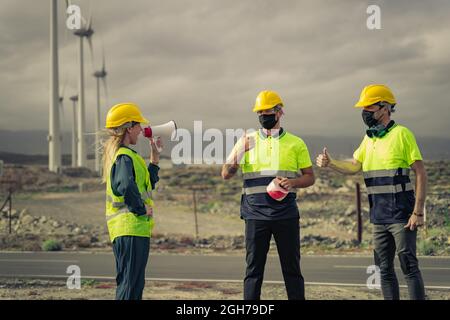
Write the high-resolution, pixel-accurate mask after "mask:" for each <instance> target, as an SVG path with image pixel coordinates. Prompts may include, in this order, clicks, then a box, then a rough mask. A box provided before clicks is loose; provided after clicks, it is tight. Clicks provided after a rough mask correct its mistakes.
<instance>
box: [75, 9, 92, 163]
mask: <svg viewBox="0 0 450 320" xmlns="http://www.w3.org/2000/svg"><path fill="white" fill-rule="evenodd" d="M91 18H92V17H90V18H89V22H88V23H87V24H85V23H83V26H82V27H81V28H80V29H78V30H76V31H75V32H74V34H75V35H76V36H78V37H80V51H79V57H80V75H79V82H78V132H77V134H78V148H77V149H78V166H79V167H86V162H87V155H86V141H85V137H84V134H85V132H86V121H85V119H86V114H85V111H86V110H85V96H84V65H83V62H84V61H83V38H86V39H87V40H88V42H89V46H90V49H91V55H92V40H91V37H92V35H93V34H94V30H93V29H92V26H91V22H92V19H91Z"/></svg>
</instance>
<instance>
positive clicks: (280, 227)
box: [244, 218, 305, 300]
mask: <svg viewBox="0 0 450 320" xmlns="http://www.w3.org/2000/svg"><path fill="white" fill-rule="evenodd" d="M272 235H273V236H274V239H275V242H276V245H277V249H278V255H279V258H280V263H281V270H282V272H283V278H284V283H285V286H286V292H287V296H288V299H289V300H304V299H305V284H304V280H303V276H302V273H301V271H300V229H299V219H298V218H294V219H285V220H273V221H267V220H245V245H246V250H247V255H246V256H247V257H246V260H247V270H246V275H245V279H244V300H259V299H260V296H261V286H262V282H263V278H264V266H265V264H266V258H267V252H268V251H269V247H270V239H271V238H272Z"/></svg>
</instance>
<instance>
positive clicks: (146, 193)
mask: <svg viewBox="0 0 450 320" xmlns="http://www.w3.org/2000/svg"><path fill="white" fill-rule="evenodd" d="M141 199H142V201H143V202H144V203H145V201H146V200H147V199H152V192H151V191H144V192H142V193H141ZM106 201H107V202H109V203H111V205H112V207H113V208H124V207H126V204H125V202H124V201H114V200H113V198H112V197H111V196H110V195H106Z"/></svg>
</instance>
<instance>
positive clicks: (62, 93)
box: [59, 76, 67, 100]
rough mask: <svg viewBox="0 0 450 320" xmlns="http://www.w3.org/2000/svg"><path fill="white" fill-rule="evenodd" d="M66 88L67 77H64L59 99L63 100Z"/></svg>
mask: <svg viewBox="0 0 450 320" xmlns="http://www.w3.org/2000/svg"><path fill="white" fill-rule="evenodd" d="M66 87H67V77H66V76H64V82H63V86H62V89H61V94H60V97H59V98H60V99H61V98H62V99H63V100H64V92H65V91H66Z"/></svg>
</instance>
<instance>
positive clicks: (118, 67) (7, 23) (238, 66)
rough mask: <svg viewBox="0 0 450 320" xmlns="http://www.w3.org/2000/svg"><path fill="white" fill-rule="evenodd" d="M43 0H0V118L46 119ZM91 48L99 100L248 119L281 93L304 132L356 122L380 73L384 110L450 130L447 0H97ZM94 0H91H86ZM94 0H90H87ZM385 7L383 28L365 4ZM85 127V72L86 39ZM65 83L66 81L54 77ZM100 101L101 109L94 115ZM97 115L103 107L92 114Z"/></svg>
mask: <svg viewBox="0 0 450 320" xmlns="http://www.w3.org/2000/svg"><path fill="white" fill-rule="evenodd" d="M49 3H50V1H48V0H40V1H30V0H0V7H1V10H0V30H1V31H2V32H1V34H0V57H1V59H0V74H1V82H0V83H1V85H0V108H1V117H0V129H8V130H18V129H23V128H27V129H47V128H48V96H49V94H48V87H49V77H48V70H49ZM73 3H74V4H79V5H80V6H81V9H82V14H83V16H84V17H86V18H87V17H88V16H89V10H90V9H89V8H91V10H92V14H93V28H94V30H95V34H94V36H93V42H94V51H95V61H94V65H95V66H96V67H97V68H100V66H101V48H102V44H103V45H104V48H105V52H106V63H107V71H108V87H109V105H112V104H114V103H117V102H122V101H127V100H128V101H134V102H137V103H138V104H140V105H141V107H142V109H143V110H144V112H145V114H146V116H147V117H148V118H149V119H150V120H151V122H152V123H154V124H157V123H162V122H166V121H168V120H170V119H175V120H176V121H177V122H178V124H179V127H186V128H191V127H192V125H193V121H194V120H203V121H204V125H203V126H204V128H212V127H215V128H221V129H224V128H255V127H256V126H257V125H258V122H257V118H256V116H255V114H253V113H252V112H251V109H252V106H253V103H254V100H255V98H256V95H257V94H258V92H259V91H260V90H263V89H273V90H276V91H278V92H279V93H280V95H281V96H282V98H283V99H284V102H285V111H286V117H285V119H284V126H285V127H286V128H287V129H288V130H291V131H294V132H296V133H298V134H300V135H323V136H327V135H332V136H336V135H340V134H341V135H347V136H348V135H361V134H362V132H363V131H362V130H363V128H364V126H363V124H362V120H361V116H360V112H359V111H358V110H357V109H354V108H353V107H352V106H353V104H354V103H355V102H356V100H357V99H358V97H359V94H360V91H361V89H362V88H363V87H364V86H365V85H366V84H369V83H385V84H387V85H389V86H390V87H391V88H392V89H393V91H394V94H395V95H396V97H397V100H398V108H397V110H398V112H397V113H396V114H395V115H394V118H395V119H397V120H398V122H400V123H402V124H405V125H406V126H408V127H409V128H411V129H412V130H413V131H414V132H415V133H416V135H420V136H441V137H449V136H450V126H449V120H450V115H449V109H450V99H449V97H450V61H449V57H450V43H449V39H450V37H449V36H450V23H449V16H450V1H448V0H441V1H439V0H433V1H421V0H416V1H412V0H402V1H360V0H353V1H332V0H328V1H299V0H292V1H283V0H281V1H273V0H272V1H269V0H264V1H262V0H261V1H260V0H258V1H257V0H252V1H242V0H166V1H149V0H129V1H122V0H95V1H73ZM90 3H91V4H90ZM63 4H64V1H60V8H59V9H60V10H59V15H58V17H59V19H60V28H59V39H60V83H61V87H62V84H63V83H64V81H67V87H66V90H65V95H66V103H65V107H66V112H65V120H64V125H65V126H66V131H69V130H70V125H71V115H72V113H71V111H70V109H69V107H70V103H69V102H70V101H68V97H69V96H70V95H73V94H76V91H77V78H78V73H77V72H78V59H77V50H78V42H77V38H76V37H75V36H73V35H72V33H71V32H70V31H68V30H67V29H65V26H64V24H65V21H64V20H65V13H64V8H63ZM89 4H90V5H89ZM369 4H378V5H379V6H380V7H381V23H382V29H381V30H368V29H367V27H366V19H367V17H368V14H367V13H366V8H367V6H368V5H369ZM85 49H86V50H85V56H86V58H87V59H86V64H85V69H86V79H87V80H86V87H87V92H86V99H87V105H86V108H87V115H88V129H90V130H92V128H93V115H94V112H93V110H94V108H95V82H94V78H93V77H92V76H91V73H92V64H91V60H90V57H89V51H88V50H87V46H86V47H85ZM61 89H62V88H61ZM107 109H108V107H107V106H106V105H105V106H104V107H103V110H102V118H104V116H105V115H106V111H107ZM103 121H104V119H102V122H103Z"/></svg>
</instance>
